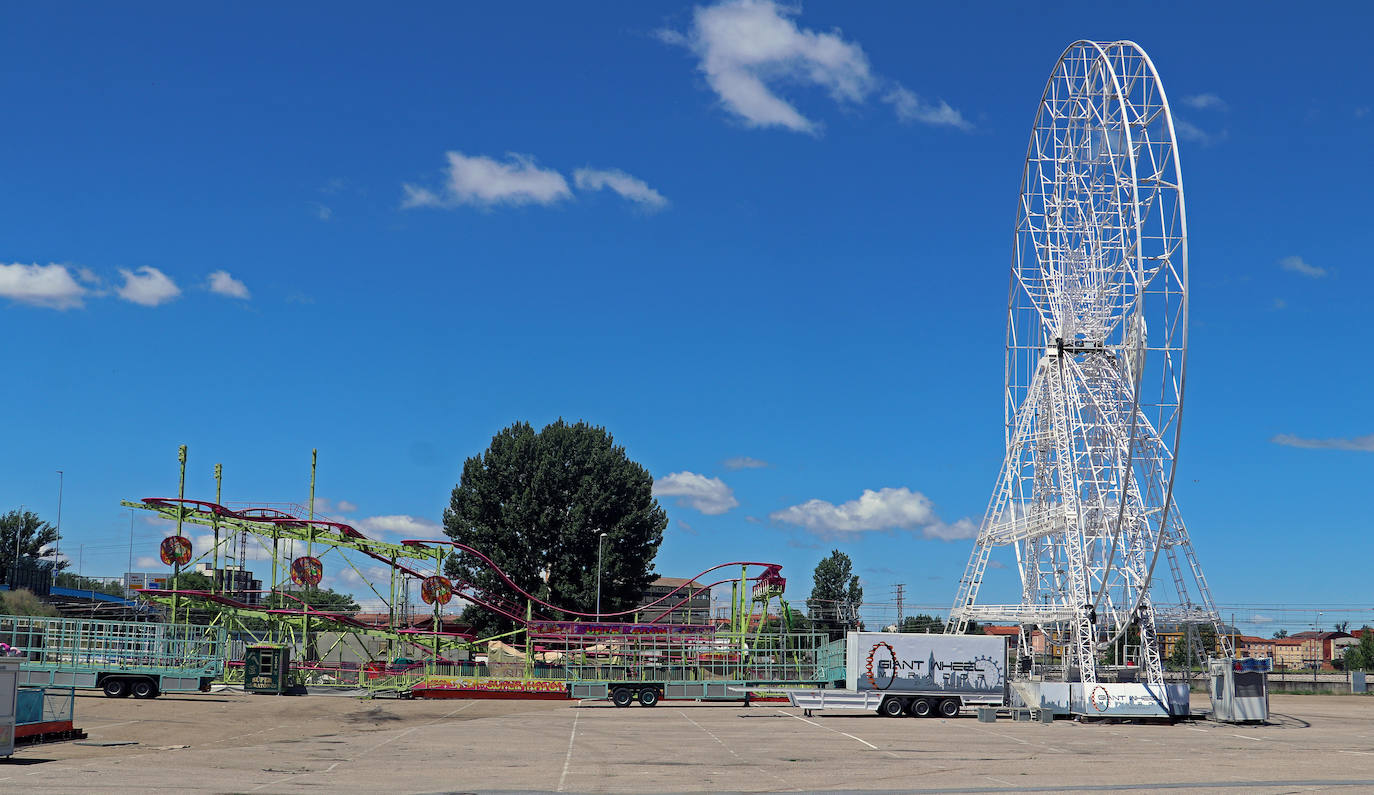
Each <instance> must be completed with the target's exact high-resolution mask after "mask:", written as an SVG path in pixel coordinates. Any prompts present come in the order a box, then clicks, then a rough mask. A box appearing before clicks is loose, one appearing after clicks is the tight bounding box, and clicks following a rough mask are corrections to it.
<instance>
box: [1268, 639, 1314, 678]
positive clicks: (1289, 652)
mask: <svg viewBox="0 0 1374 795" xmlns="http://www.w3.org/2000/svg"><path fill="white" fill-rule="evenodd" d="M1273 643H1274V667H1275V668H1279V669H1284V670H1286V669H1290V668H1305V667H1308V660H1309V659H1310V655H1309V654H1308V651H1307V650H1308V648H1309V647H1310V646H1311V645H1312V644H1309V643H1308V642H1307V641H1304V640H1303V639H1302V638H1274V640H1273Z"/></svg>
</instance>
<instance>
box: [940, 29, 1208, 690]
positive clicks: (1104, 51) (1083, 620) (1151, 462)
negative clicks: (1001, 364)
mask: <svg viewBox="0 0 1374 795" xmlns="http://www.w3.org/2000/svg"><path fill="white" fill-rule="evenodd" d="M1187 352H1188V229H1187V221H1186V217H1185V214H1184V203H1183V175H1182V172H1181V171H1180V169H1179V161H1178V151H1177V147H1176V145H1175V137H1174V122H1173V117H1172V115H1171V113H1170V110H1169V103H1168V100H1167V99H1166V97H1165V94H1164V88H1163V86H1162V85H1161V84H1160V81H1159V77H1158V76H1157V75H1156V73H1155V68H1154V64H1153V63H1152V62H1151V61H1150V58H1149V56H1148V55H1146V54H1145V52H1144V51H1143V50H1142V49H1141V48H1140V47H1139V46H1138V45H1136V44H1135V43H1133V42H1129V41H1117V42H1092V41H1079V42H1075V43H1074V44H1073V45H1071V46H1070V47H1069V48H1068V49H1067V50H1065V51H1064V54H1063V55H1062V56H1061V57H1060V59H1059V62H1058V63H1057V64H1056V65H1055V68H1054V71H1053V73H1052V74H1051V76H1050V79H1049V82H1048V83H1047V84H1046V86H1045V92H1044V95H1043V97H1042V98H1041V101H1040V106H1039V110H1038V111H1037V113H1036V117H1035V125H1034V127H1033V128H1032V130H1031V136H1030V144H1029V147H1028V148H1027V151H1026V164H1025V170H1024V172H1023V174H1022V178H1021V196H1020V205H1019V208H1018V211H1017V220H1016V243H1015V250H1014V253H1013V256H1012V264H1011V289H1010V297H1009V301H1008V308H1007V347H1006V392H1005V409H1006V427H1005V433H1006V460H1005V463H1004V464H1003V466H1002V471H1001V474H1000V475H999V477H998V481H997V485H996V488H995V489H994V491H993V496H992V500H991V502H990V504H989V508H988V512H987V514H986V515H985V517H984V520H983V524H982V526H981V528H980V531H979V535H978V540H977V544H976V546H975V548H974V551H973V555H972V557H971V558H970V560H969V564H968V568H967V570H966V571H965V573H964V577H963V579H962V581H961V583H960V589H959V595H958V597H957V598H956V600H955V603H954V606H953V608H952V609H951V611H950V619H949V625H948V627H947V631H951V632H962V631H963V630H964V629H965V627H966V625H967V623H968V622H969V621H970V620H978V621H989V620H1002V621H1014V622H1017V623H1020V624H1021V625H1022V631H1021V633H1020V642H1019V654H1018V658H1019V659H1020V660H1022V661H1023V667H1024V665H1025V661H1027V660H1032V659H1034V654H1033V651H1039V653H1040V657H1041V658H1042V659H1044V660H1046V665H1047V666H1048V667H1050V668H1054V669H1056V671H1048V670H1041V671H1039V673H1041V674H1045V675H1053V674H1054V673H1056V672H1057V673H1058V674H1059V675H1061V676H1063V677H1064V678H1065V679H1066V680H1069V681H1081V682H1084V683H1094V682H1097V681H1098V680H1099V676H1102V677H1107V676H1109V674H1108V673H1107V671H1108V669H1109V668H1110V667H1111V666H1122V665H1123V654H1124V655H1125V656H1126V658H1128V659H1125V661H1124V662H1125V664H1129V666H1131V667H1133V668H1134V669H1135V670H1134V672H1133V673H1135V674H1136V675H1137V676H1141V677H1142V679H1143V680H1144V681H1148V682H1150V683H1152V684H1156V685H1158V684H1162V679H1163V677H1162V665H1161V660H1160V648H1159V640H1158V634H1157V633H1158V631H1159V629H1160V628H1161V627H1162V626H1163V625H1164V624H1169V625H1171V626H1187V625H1193V626H1196V625H1198V624H1211V625H1212V626H1214V627H1219V617H1218V615H1217V612H1216V609H1215V606H1214V605H1213V602H1212V599H1211V595H1210V593H1209V592H1208V589H1207V583H1206V580H1205V579H1204V577H1203V574H1202V569H1201V568H1200V567H1199V566H1198V562H1197V559H1196V557H1195V556H1194V554H1193V548H1192V545H1191V543H1190V542H1189V540H1188V532H1187V529H1186V528H1185V526H1184V524H1183V520H1182V517H1181V516H1180V514H1179V510H1178V505H1177V502H1176V500H1175V497H1174V472H1175V466H1176V458H1175V456H1176V453H1177V450H1178V443H1179V435H1180V429H1181V419H1182V414H1183V387H1184V372H1185V362H1186V358H1187ZM999 546H1010V547H1012V548H1013V549H1014V550H1015V555H1016V562H1017V565H1018V566H1019V568H1020V574H1021V601H1020V603H1019V604H1015V605H980V604H978V603H977V597H978V589H979V586H980V585H981V584H982V580H983V575H984V573H985V571H986V569H987V564H988V559H989V555H990V553H991V552H992V550H993V549H994V548H995V547H999ZM1160 563H1162V564H1163V565H1161V566H1158V568H1157V564H1160ZM1170 582H1171V584H1172V589H1171V592H1170V589H1168V587H1167V586H1166V585H1164V583H1170ZM1166 599H1167V601H1166ZM1037 629H1038V630H1039V631H1040V633H1039V634H1040V637H1041V638H1043V641H1042V642H1040V643H1036V642H1035V638H1034V637H1033V631H1034V630H1037ZM1190 637H1191V635H1190ZM1221 637H1222V638H1223V641H1222V642H1223V644H1225V643H1226V640H1225V636H1224V634H1223V635H1221ZM1046 649H1049V650H1051V651H1050V653H1048V654H1046ZM1114 650H1120V652H1119V653H1118V652H1117V651H1114ZM1224 651H1225V653H1227V654H1229V653H1230V651H1229V649H1228V648H1226V649H1224ZM1142 675H1143V676H1142Z"/></svg>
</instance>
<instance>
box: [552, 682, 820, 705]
mask: <svg viewBox="0 0 1374 795" xmlns="http://www.w3.org/2000/svg"><path fill="white" fill-rule="evenodd" d="M799 684H804V683H803V682H779V681H776V680H767V681H757V682H753V681H744V680H740V681H697V680H691V681H676V682H673V681H667V682H656V681H655V682H649V681H644V682H635V681H614V682H569V683H568V697H569V698H574V699H582V700H590V701H596V700H608V701H610V702H611V703H612V704H614V705H616V706H617V707H628V706H630V705H631V704H633V703H635V702H639V704H640V705H641V706H645V707H653V706H657V705H658V702H660V701H662V700H663V699H669V700H673V701H679V700H681V701H744V702H746V703H747V702H748V701H749V699H750V692H751V691H755V690H767V691H769V692H772V691H782V690H783V689H785V688H786V687H787V686H789V685H799Z"/></svg>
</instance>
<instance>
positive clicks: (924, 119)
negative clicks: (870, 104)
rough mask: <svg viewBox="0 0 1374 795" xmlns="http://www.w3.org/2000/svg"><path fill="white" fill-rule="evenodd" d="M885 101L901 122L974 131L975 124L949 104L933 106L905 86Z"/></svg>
mask: <svg viewBox="0 0 1374 795" xmlns="http://www.w3.org/2000/svg"><path fill="white" fill-rule="evenodd" d="M883 101H884V102H886V103H888V104H889V105H891V106H892V110H893V111H894V112H895V113H896V114H897V119H898V120H899V121H904V122H913V121H914V122H920V123H922V124H931V125H935V126H944V127H957V128H958V129H960V130H972V129H973V124H971V123H970V122H969V121H968V119H965V118H964V114H962V113H960V112H959V111H957V110H955V109H954V108H951V107H950V106H949V103H948V102H945V101H944V100H940V102H939V104H936V105H932V104H930V103H928V102H924V101H922V100H921V98H920V97H918V96H916V94H915V93H913V92H912V91H911V90H909V89H907V88H905V87H904V86H896V87H895V88H893V89H892V90H891V91H889V92H887V93H886V94H884V95H883Z"/></svg>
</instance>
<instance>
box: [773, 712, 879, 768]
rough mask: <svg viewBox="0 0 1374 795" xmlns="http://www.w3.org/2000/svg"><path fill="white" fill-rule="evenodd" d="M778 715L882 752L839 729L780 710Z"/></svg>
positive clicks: (862, 739)
mask: <svg viewBox="0 0 1374 795" xmlns="http://www.w3.org/2000/svg"><path fill="white" fill-rule="evenodd" d="M778 714H779V715H786V716H787V717H789V718H793V719H795V720H799V721H801V722H802V723H809V724H811V725H812V726H815V727H816V728H818V729H825V730H826V731H828V732H834V733H835V734H839V735H843V736H845V737H848V738H849V739H851V740H855V741H857V742H861V743H863V744H864V745H866V746H868V747H869V748H872V749H873V750H875V751H882V749H881V748H879V747H878V746H876V745H874V744H873V743H871V742H869V741H868V740H865V739H864V738H862V737H855V736H854V735H852V734H850V733H849V732H842V731H840V730H839V729H832V728H830V727H829V726H822V725H821V724H819V723H817V722H815V721H813V720H807V719H806V718H803V717H801V716H800V715H793V714H792V713H790V712H783V711H782V710H778ZM883 753H885V754H887V755H888V756H891V757H896V758H898V759H900V758H901V757H898V756H897V755H896V754H894V753H892V752H891V751H883Z"/></svg>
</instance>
